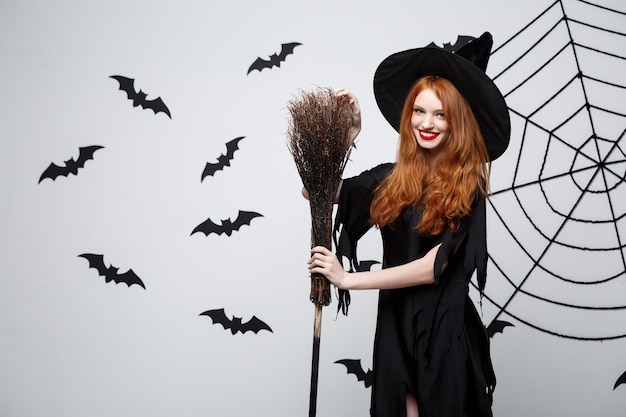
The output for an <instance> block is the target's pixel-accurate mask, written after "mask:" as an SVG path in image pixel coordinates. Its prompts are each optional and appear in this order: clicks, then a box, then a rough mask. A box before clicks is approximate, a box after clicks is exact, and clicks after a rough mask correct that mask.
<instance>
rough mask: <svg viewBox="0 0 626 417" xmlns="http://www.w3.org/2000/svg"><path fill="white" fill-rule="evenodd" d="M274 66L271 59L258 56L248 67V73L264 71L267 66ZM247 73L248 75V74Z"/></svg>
mask: <svg viewBox="0 0 626 417" xmlns="http://www.w3.org/2000/svg"><path fill="white" fill-rule="evenodd" d="M271 67H272V63H271V61H267V60H265V59H263V58H261V57H258V58H257V59H255V60H254V62H253V63H252V64H251V65H250V67H249V68H248V73H247V74H250V73H251V72H252V71H254V70H257V71H259V72H260V71H262V70H264V69H265V68H271ZM247 74H246V75H247Z"/></svg>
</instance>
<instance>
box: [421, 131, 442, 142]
mask: <svg viewBox="0 0 626 417" xmlns="http://www.w3.org/2000/svg"><path fill="white" fill-rule="evenodd" d="M419 132H420V138H422V139H424V140H433V139H436V138H437V136H439V133H437V132H426V131H424V130H420V131H419Z"/></svg>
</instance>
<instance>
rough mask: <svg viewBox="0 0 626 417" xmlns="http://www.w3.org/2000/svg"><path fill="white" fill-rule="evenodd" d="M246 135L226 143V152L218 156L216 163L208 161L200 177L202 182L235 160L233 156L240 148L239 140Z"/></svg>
mask: <svg viewBox="0 0 626 417" xmlns="http://www.w3.org/2000/svg"><path fill="white" fill-rule="evenodd" d="M244 137H245V136H239V137H238V138H235V139H233V140H231V141H230V142H228V143H227V144H226V153H225V154H222V155H220V157H219V158H217V163H216V164H211V163H208V162H207V164H206V165H205V167H204V171H202V178H200V182H202V181H204V179H205V178H206V177H208V176H210V175H213V174H215V173H216V172H217V171H219V170H222V169H224V167H229V166H230V161H232V160H233V156H234V154H235V151H236V150H238V149H239V141H240V140H241V139H243V138H244Z"/></svg>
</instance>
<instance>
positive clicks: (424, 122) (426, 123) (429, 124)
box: [422, 116, 435, 130]
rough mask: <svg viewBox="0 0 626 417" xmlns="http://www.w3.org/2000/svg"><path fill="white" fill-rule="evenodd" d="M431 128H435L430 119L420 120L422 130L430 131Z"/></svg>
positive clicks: (428, 117)
mask: <svg viewBox="0 0 626 417" xmlns="http://www.w3.org/2000/svg"><path fill="white" fill-rule="evenodd" d="M433 127H435V123H434V122H433V119H432V117H430V116H425V117H424V119H423V120H422V129H423V130H430V129H432V128H433Z"/></svg>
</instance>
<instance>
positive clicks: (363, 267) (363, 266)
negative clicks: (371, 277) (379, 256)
mask: <svg viewBox="0 0 626 417" xmlns="http://www.w3.org/2000/svg"><path fill="white" fill-rule="evenodd" d="M379 263H380V262H378V261H361V262H359V265H358V267H357V271H359V272H362V271H371V269H372V266H373V265H376V264H379Z"/></svg>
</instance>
